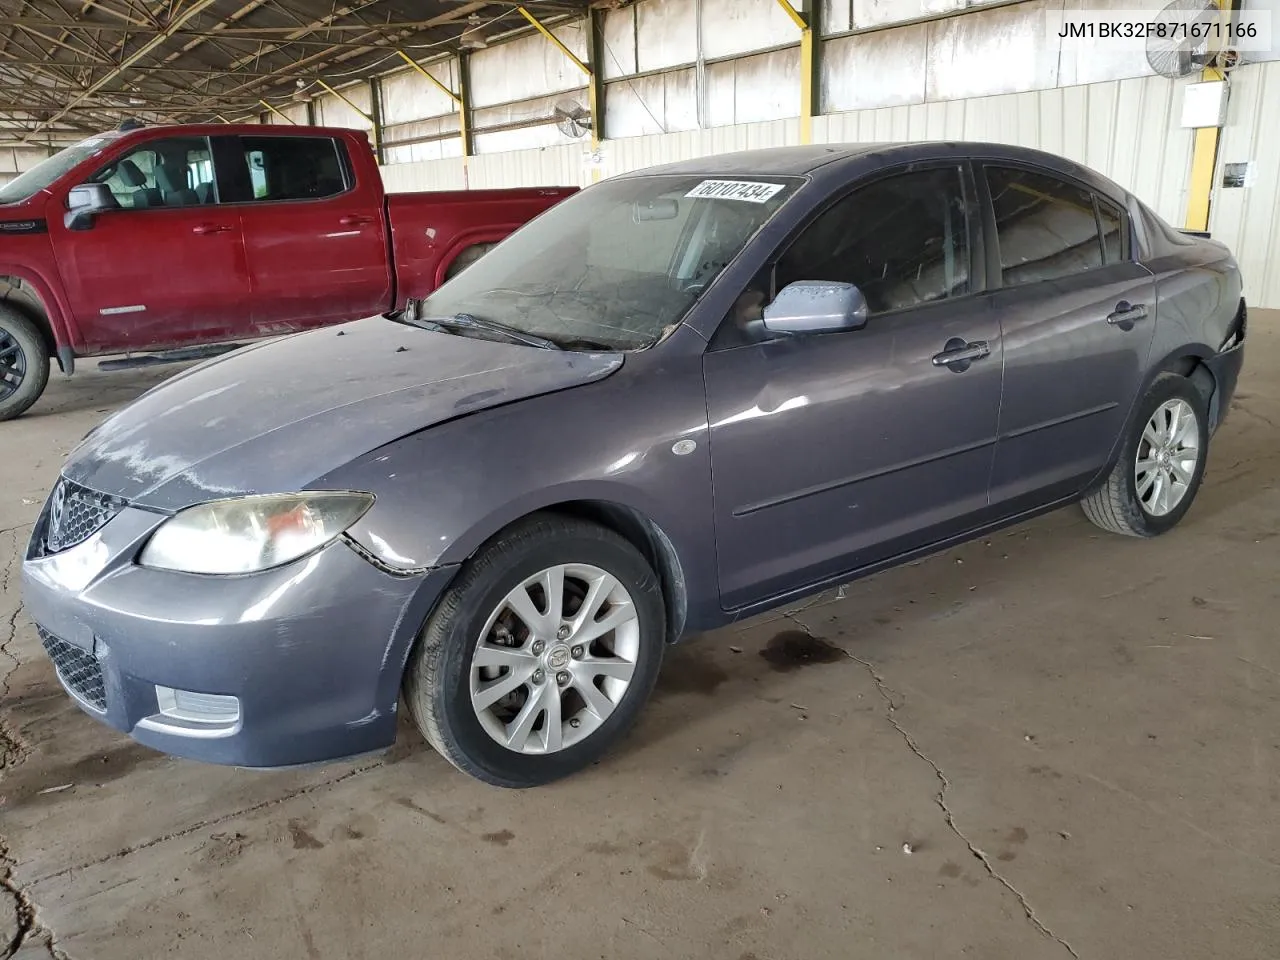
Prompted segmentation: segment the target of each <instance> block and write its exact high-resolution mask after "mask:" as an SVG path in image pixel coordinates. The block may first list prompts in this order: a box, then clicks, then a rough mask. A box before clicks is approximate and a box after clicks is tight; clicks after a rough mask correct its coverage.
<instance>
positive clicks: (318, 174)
mask: <svg viewBox="0 0 1280 960" xmlns="http://www.w3.org/2000/svg"><path fill="white" fill-rule="evenodd" d="M240 145H241V150H242V152H243V156H244V164H245V167H246V170H247V172H248V184H247V186H248V189H249V194H250V195H249V196H247V197H245V198H244V199H246V200H268V201H271V200H321V199H323V198H325V197H334V196H337V195H338V194H340V193H343V192H344V191H345V190H346V189H347V181H346V176H345V175H344V172H343V166H344V165H343V163H342V154H341V153H340V152H339V151H340V150H341V149H342V146H341V144H339V143H338V142H337V141H336V140H332V139H330V138H329V137H241V138H240Z"/></svg>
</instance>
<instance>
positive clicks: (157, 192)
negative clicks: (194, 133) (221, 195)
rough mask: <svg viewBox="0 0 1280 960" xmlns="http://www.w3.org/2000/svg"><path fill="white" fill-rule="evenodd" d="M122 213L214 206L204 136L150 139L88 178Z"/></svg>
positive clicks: (210, 161)
mask: <svg viewBox="0 0 1280 960" xmlns="http://www.w3.org/2000/svg"><path fill="white" fill-rule="evenodd" d="M89 181H90V182H91V183H105V184H106V185H107V187H108V188H109V189H110V190H111V195H112V196H113V197H115V198H116V203H118V204H119V205H120V207H121V208H122V209H125V210H137V209H142V208H151V207H195V206H200V205H202V204H209V203H217V202H218V191H217V187H216V186H215V185H214V183H215V179H214V172H213V154H212V152H211V151H210V149H209V141H208V138H206V137H172V138H169V139H167V140H153V141H151V142H149V143H144V144H141V145H139V146H138V147H136V148H134V149H133V150H130V151H129V152H128V153H126V154H125V155H124V156H123V157H121V158H120V159H118V160H114V161H112V162H111V163H110V164H108V165H107V166H105V167H103V168H102V169H101V170H99V171H98V172H97V173H95V174H94V175H93V176H92V177H90V178H89Z"/></svg>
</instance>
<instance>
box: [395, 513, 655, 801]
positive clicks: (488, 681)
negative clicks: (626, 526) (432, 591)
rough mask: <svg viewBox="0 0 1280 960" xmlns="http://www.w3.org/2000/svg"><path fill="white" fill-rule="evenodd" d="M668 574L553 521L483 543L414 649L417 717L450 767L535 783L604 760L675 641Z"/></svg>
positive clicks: (509, 782) (593, 530) (593, 533)
mask: <svg viewBox="0 0 1280 960" xmlns="http://www.w3.org/2000/svg"><path fill="white" fill-rule="evenodd" d="M665 635H666V629H665V613H664V607H663V602H662V592H661V589H660V587H659V583H658V578H657V576H656V575H655V574H654V572H653V570H652V569H651V568H650V566H649V565H648V563H647V562H646V561H645V559H644V557H643V556H642V555H641V554H640V553H639V551H637V550H636V549H635V547H633V546H632V545H631V544H630V543H628V542H627V541H626V540H625V539H623V538H622V537H620V536H618V535H617V534H615V533H613V532H612V531H610V530H606V529H604V528H602V527H598V526H596V525H594V524H590V523H586V522H583V521H580V520H575V519H571V518H567V517H559V516H552V515H545V516H540V517H534V518H531V519H529V520H526V521H524V522H522V523H520V524H518V525H517V526H515V527H513V528H511V529H510V530H509V531H507V532H506V533H504V534H501V535H499V536H498V537H497V538H495V539H494V540H493V541H491V542H490V543H489V544H488V545H486V546H485V547H484V548H483V549H482V550H481V551H480V553H479V554H477V555H476V557H475V558H474V559H473V560H471V561H470V562H469V563H468V564H467V566H466V567H465V568H464V570H463V571H462V573H460V574H459V577H458V580H457V581H456V582H455V583H454V584H453V585H452V586H451V587H450V588H449V590H448V591H447V592H446V594H445V596H444V597H443V598H442V599H441V601H440V604H439V605H438V606H437V608H436V610H435V612H434V613H433V614H432V616H431V618H430V619H429V620H428V621H427V624H426V626H425V628H424V629H423V632H422V635H421V637H420V638H419V640H418V644H417V646H416V647H415V648H414V651H413V653H412V654H411V656H410V661H409V667H408V671H407V673H406V676H405V697H406V700H407V702H408V705H409V711H410V713H411V715H412V716H413V718H414V720H415V721H416V723H417V725H418V728H419V729H420V730H421V731H422V734H423V736H425V737H426V738H427V740H428V742H430V743H431V745H432V746H433V747H435V748H436V750H437V751H439V752H440V753H441V754H442V755H443V756H444V757H445V758H446V759H448V760H449V761H450V762H451V763H452V764H454V766H456V767H458V768H459V769H460V770H462V771H463V772H465V773H469V774H471V775H472V776H474V777H477V778H479V779H481V780H484V781H486V782H488V783H492V784H496V785H498V786H504V787H529V786H536V785H538V784H543V783H547V782H550V781H552V780H556V779H559V778H561V777H564V776H567V775H569V774H571V773H574V772H576V771H577V770H580V769H582V768H583V767H585V766H587V765H588V764H590V763H591V762H593V761H594V760H596V759H598V758H599V757H600V756H601V755H602V754H604V753H605V751H606V750H608V749H609V747H611V746H612V745H613V744H614V743H615V742H616V741H617V740H619V739H620V738H621V737H622V736H623V734H625V733H626V731H627V730H628V729H629V728H630V726H631V724H632V722H633V721H634V720H635V718H636V716H637V714H638V713H639V712H640V709H641V707H642V706H643V705H644V703H645V701H646V700H647V699H648V697H649V693H650V692H651V690H652V689H653V684H654V681H655V680H656V679H657V675H658V668H659V666H660V665H661V662H662V652H663V646H664V643H665Z"/></svg>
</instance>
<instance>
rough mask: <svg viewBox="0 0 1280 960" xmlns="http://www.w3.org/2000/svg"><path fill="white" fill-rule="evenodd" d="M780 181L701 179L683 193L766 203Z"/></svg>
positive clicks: (778, 187)
mask: <svg viewBox="0 0 1280 960" xmlns="http://www.w3.org/2000/svg"><path fill="white" fill-rule="evenodd" d="M784 186H785V184H782V183H759V182H757V181H754V180H703V181H702V182H701V183H700V184H698V185H697V186H696V187H694V188H693V189H692V190H690V191H689V192H688V193H686V194H685V196H686V197H702V198H705V199H708V200H745V201H746V202H747V203H767V202H768V201H769V198H770V197H772V196H773V195H774V194H775V193H777V192H778V191H779V190H781V189H782V188H783V187H784Z"/></svg>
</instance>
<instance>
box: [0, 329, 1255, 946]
mask: <svg viewBox="0 0 1280 960" xmlns="http://www.w3.org/2000/svg"><path fill="white" fill-rule="evenodd" d="M1278 331H1280V313H1272V314H1271V315H1270V316H1266V315H1264V314H1263V313H1261V312H1257V313H1255V315H1254V317H1253V324H1252V336H1251V341H1250V344H1249V346H1248V355H1247V360H1246V373H1245V376H1244V378H1243V380H1242V382H1241V386H1240V393H1239V394H1238V398H1237V401H1236V403H1235V405H1234V409H1233V410H1232V412H1231V415H1230V418H1229V420H1228V422H1227V423H1226V425H1225V426H1224V428H1223V429H1222V431H1221V432H1220V434H1219V435H1218V437H1217V438H1216V440H1215V442H1214V445H1213V450H1212V454H1211V458H1210V462H1209V468H1208V475H1207V479H1206V481H1205V485H1204V488H1203V489H1202V491H1201V493H1200V497H1199V500H1198V501H1197V503H1196V505H1195V507H1194V509H1193V510H1192V511H1191V513H1190V514H1189V515H1188V517H1187V519H1186V521H1185V522H1184V524H1183V525H1182V526H1181V527H1179V529H1178V530H1177V531H1175V532H1174V533H1172V534H1170V535H1169V536H1167V537H1163V538H1160V539H1159V540H1156V541H1151V542H1143V541H1138V540H1129V539H1125V538H1119V537H1114V536H1108V535H1106V534H1103V533H1101V532H1100V531H1098V530H1096V529H1095V528H1094V527H1092V526H1090V525H1089V524H1088V523H1087V522H1086V521H1085V520H1084V518H1083V517H1082V515H1081V514H1080V512H1079V511H1078V510H1076V509H1075V508H1071V509H1067V510H1062V511H1060V512H1058V513H1055V514H1052V515H1050V516H1047V517H1044V518H1042V519H1040V520H1038V521H1035V522H1033V523H1029V524H1026V525H1023V526H1020V527H1016V528H1013V529H1010V530H1007V531H1004V532H1001V533H1000V534H998V535H995V536H992V537H991V538H990V539H988V540H979V541H977V542H974V543H972V544H969V545H966V546H964V547H961V548H959V549H955V550H951V551H949V552H947V553H944V554H940V555H938V556H935V557H932V558H930V559H928V560H925V561H923V562H920V563H916V564H913V565H911V566H908V567H903V568H900V569H897V570H894V571H891V572H889V573H887V574H884V575H881V576H877V577H874V578H872V579H869V580H864V581H861V582H858V583H856V584H853V585H851V586H849V587H847V588H845V589H844V590H843V591H839V592H830V593H827V594H824V595H822V596H820V597H817V598H814V599H812V600H810V601H807V602H805V603H803V604H799V605H797V606H795V607H793V608H791V609H790V610H789V611H787V612H785V613H778V614H774V615H769V616H766V617H762V618H759V619H756V620H753V621H751V622H749V623H746V624H743V625H741V626H740V627H739V628H738V629H734V630H725V631H721V632H718V633H716V634H712V635H707V636H704V637H701V638H698V639H696V640H692V641H690V642H688V643H686V644H683V645H681V646H680V647H678V648H677V649H675V650H673V651H672V652H671V654H670V655H669V656H668V659H667V662H666V665H665V667H664V671H663V678H662V681H661V685H660V689H659V690H658V693H657V695H656V697H655V700H654V702H653V703H652V704H651V705H650V707H649V709H648V710H647V711H646V713H645V714H644V717H643V720H642V722H641V723H640V725H639V727H638V729H637V730H636V732H635V733H634V735H633V736H632V737H631V738H630V739H629V740H628V741H627V742H626V743H625V744H624V745H623V747H622V748H621V749H619V750H617V751H616V752H615V753H614V754H613V755H612V756H611V757H610V758H609V759H608V760H607V761H605V762H603V763H601V764H600V765H598V766H597V767H595V768H593V769H591V770H590V771H588V772H587V773H585V774H583V775H580V776H578V777H575V778H573V779H571V780H569V781H567V782H563V783H560V784H557V785H555V786H552V787H548V788H544V789H540V790H535V791H524V792H508V791H501V790H496V789H493V788H489V787H485V786H483V785H481V784H479V783H476V782H473V781H471V780H469V779H467V778H464V777H463V776H462V775H460V774H458V773H456V772H454V771H453V769H452V768H451V767H449V766H448V765H447V764H446V763H445V762H444V761H443V760H441V759H440V758H439V757H437V756H436V755H435V754H434V753H433V752H432V751H431V750H430V749H428V748H427V747H426V746H425V745H424V744H423V742H422V740H421V739H420V738H419V737H418V736H417V735H416V734H415V733H414V732H412V731H411V730H409V729H404V730H403V731H402V736H401V738H400V742H399V743H398V744H397V745H396V747H395V748H394V749H393V750H392V751H391V752H390V753H388V754H386V755H383V756H381V757H375V758H370V759H365V760H363V761H361V762H359V763H356V764H350V763H348V764H342V765H336V766H326V767H320V768H313V769H309V770H305V771H295V772H287V773H252V772H247V771H240V770H234V769H224V768H219V767H212V766H202V765H198V764H195V763H191V762H187V761H182V760H174V759H169V758H166V757H164V756H161V755H159V754H156V753H153V752H151V751H149V750H147V749H145V748H142V747H139V746H136V745H134V744H132V743H131V741H129V740H128V739H127V738H126V737H124V736H122V735H119V734H117V733H114V732H112V731H110V730H108V729H105V728H103V727H101V726H99V725H98V724H97V723H95V722H94V721H93V720H91V719H89V718H88V717H86V716H85V715H83V714H82V713H81V712H80V711H79V710H78V709H76V707H74V706H73V705H72V703H71V701H70V699H69V698H68V697H67V696H66V695H65V694H64V693H63V692H62V691H61V689H60V688H59V687H58V684H57V682H56V680H55V678H54V674H53V669H52V667H51V666H50V664H49V663H48V661H47V660H46V659H45V658H44V657H43V655H42V654H41V652H40V648H39V644H38V642H37V639H36V636H35V631H34V629H33V628H32V627H31V625H30V623H29V622H28V620H27V619H26V617H25V616H24V615H23V612H22V608H21V605H20V596H19V590H18V576H17V571H18V553H19V551H20V550H21V549H22V548H23V546H24V545H25V542H26V537H27V535H28V533H29V524H30V521H31V520H32V519H33V518H34V517H35V515H36V513H37V511H38V510H39V506H40V504H41V502H42V500H43V498H44V497H45V495H46V493H47V490H48V489H49V487H50V486H51V485H52V482H53V480H54V478H55V475H56V472H57V469H58V466H59V464H60V463H61V460H62V458H63V456H64V454H65V453H66V452H67V451H68V450H69V449H70V447H71V446H72V445H73V444H74V443H75V442H76V441H77V440H78V439H79V438H80V437H81V436H82V435H83V434H84V433H85V431H86V430H87V429H88V428H89V427H90V426H91V425H92V424H93V423H95V422H97V421H98V420H99V419H100V418H101V417H102V415H103V414H105V413H107V412H108V411H109V410H110V409H112V408H114V407H116V406H118V405H119V404H121V403H124V402H126V401H128V400H129V399H130V398H132V397H133V396H136V395H137V394H138V393H140V392H142V390H143V389H145V388H146V387H148V386H150V385H151V384H153V383H155V382H158V381H159V380H161V379H163V378H164V377H165V376H168V375H170V374H171V373H172V372H173V370H172V369H160V370H146V371H140V372H133V373H116V374H100V373H98V372H97V371H96V370H94V369H92V367H91V368H90V369H89V370H88V371H86V372H85V374H84V375H83V376H81V375H77V377H76V378H75V379H74V380H72V381H69V382H68V381H63V380H62V379H61V378H57V380H56V382H55V383H54V384H53V385H52V387H51V389H50V391H49V393H48V395H47V396H46V398H45V399H44V400H43V401H42V402H41V403H40V404H38V405H37V406H36V407H35V408H34V409H33V410H32V411H31V413H30V414H29V415H28V416H26V417H24V418H22V419H21V420H19V421H15V422H13V423H7V424H0V641H3V653H4V656H3V657H0V677H3V688H2V703H0V720H2V721H3V724H2V727H0V729H2V731H3V737H0V749H3V757H2V761H3V769H2V770H0V776H2V779H0V837H2V839H0V854H3V857H4V861H3V865H2V866H0V871H3V872H5V873H6V874H7V879H6V880H5V884H4V885H5V887H7V888H8V890H7V893H6V892H5V891H3V890H0V958H4V957H7V956H9V955H10V953H11V952H12V951H13V950H16V951H17V956H19V957H21V958H22V960H32V958H35V957H45V956H48V954H49V953H51V952H52V953H53V954H54V955H55V956H59V957H61V956H66V957H71V958H76V960H80V958H101V960H115V958H120V960H149V958H159V957H170V956H180V957H182V958H184V960H203V958H206V957H207V958H211V960H226V958H228V957H233V958H239V957H265V958H293V957H298V958H307V960H322V958H324V960H327V958H353V960H354V958H389V957H405V956H412V957H432V958H435V957H440V958H453V957H458V958H468V960H471V958H494V960H506V958H513V957H549V956H553V955H554V956H557V957H565V958H573V960H583V958H595V957H600V958H610V960H612V958H615V957H626V958H655V960H657V958H660V960H672V958H682V957H707V956H711V957H726V958H730V960H767V958H768V960H780V958H806V960H807V958H815V960H816V958H840V960H848V958H860V957H867V958H877V960H880V958H895V960H899V958H940V957H948V958H949V957H973V958H981V960H1000V958H1010V960H1037V958H1051V960H1058V958H1069V957H1079V958H1126V960H1138V958H1153V960H1154V958H1158V960H1173V958H1207V957H1223V958H1231V960H1248V958H1268V960H1272V958H1275V957H1276V956H1280V802H1278V801H1280V779H1278V776H1277V775H1278V774H1280V641H1278V639H1277V621H1278V620H1280V581H1278V580H1277V576H1276V572H1277V570H1280V537H1278V536H1277V535H1278V534H1280V492H1278V491H1277V488H1276V483H1277V476H1276V471H1277V467H1278V466H1280V436H1278V434H1277V429H1276V424H1277V423H1280V379H1278V378H1277V376H1276V374H1275V373H1274V371H1275V370H1276V369H1277V365H1278V362H1280V332H1278ZM281 682H287V679H286V678H281ZM50 938H52V943H50ZM9 944H12V946H11V947H9V948H8V949H6V945H9Z"/></svg>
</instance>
